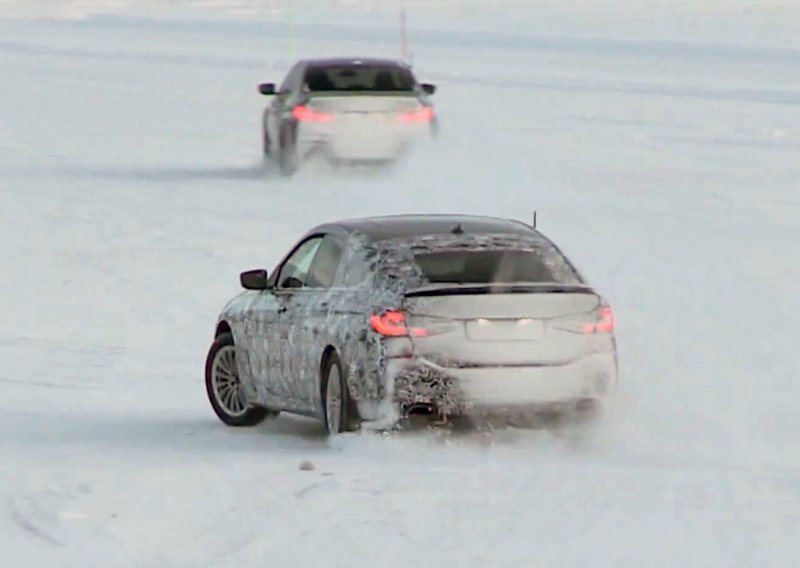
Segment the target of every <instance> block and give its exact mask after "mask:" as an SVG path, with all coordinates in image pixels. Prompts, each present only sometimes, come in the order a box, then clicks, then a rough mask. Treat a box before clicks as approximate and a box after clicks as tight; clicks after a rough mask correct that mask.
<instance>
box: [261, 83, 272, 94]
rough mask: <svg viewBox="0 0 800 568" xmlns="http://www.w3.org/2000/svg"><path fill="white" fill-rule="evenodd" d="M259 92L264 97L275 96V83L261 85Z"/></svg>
mask: <svg viewBox="0 0 800 568" xmlns="http://www.w3.org/2000/svg"><path fill="white" fill-rule="evenodd" d="M258 92H259V93H261V94H262V95H274V94H275V83H261V84H260V85H259V86H258Z"/></svg>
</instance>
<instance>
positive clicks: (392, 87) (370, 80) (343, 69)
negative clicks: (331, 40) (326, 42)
mask: <svg viewBox="0 0 800 568" xmlns="http://www.w3.org/2000/svg"><path fill="white" fill-rule="evenodd" d="M305 83H306V86H307V87H308V90H309V91H311V92H315V91H388V92H394V91H412V90H414V85H415V83H416V82H415V81H414V77H413V75H412V74H411V71H410V70H408V69H406V68H404V67H401V66H394V65H355V64H348V65H330V66H327V65H326V66H325V67H321V66H319V67H309V68H308V70H307V71H306V77H305Z"/></svg>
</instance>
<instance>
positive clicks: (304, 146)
mask: <svg viewBox="0 0 800 568" xmlns="http://www.w3.org/2000/svg"><path fill="white" fill-rule="evenodd" d="M432 138H433V129H432V128H431V125H430V124H410V125H399V126H398V127H396V128H388V129H387V128H384V129H375V130H374V131H356V132H353V131H346V130H341V129H338V128H336V127H335V126H331V125H327V124H320V125H310V124H303V125H301V126H300V127H298V131H297V141H296V146H297V152H298V155H299V156H300V157H301V158H302V159H306V158H309V157H312V156H315V155H317V156H320V155H321V156H323V157H325V158H327V159H329V160H331V161H334V162H344V163H380V162H391V161H394V160H396V159H398V158H400V157H402V156H403V154H405V152H406V151H408V150H409V148H410V147H411V146H413V145H415V144H416V143H418V142H420V141H425V140H429V139H432Z"/></svg>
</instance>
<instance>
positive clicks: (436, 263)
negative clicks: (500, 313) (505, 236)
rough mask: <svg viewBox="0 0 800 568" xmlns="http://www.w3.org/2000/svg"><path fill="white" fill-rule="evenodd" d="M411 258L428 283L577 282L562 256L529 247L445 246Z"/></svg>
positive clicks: (575, 276) (576, 277)
mask: <svg viewBox="0 0 800 568" xmlns="http://www.w3.org/2000/svg"><path fill="white" fill-rule="evenodd" d="M414 258H415V260H416V263H417V265H418V266H419V268H420V270H421V272H422V275H423V277H424V278H425V280H427V281H428V282H430V283H432V284H439V283H458V284H491V283H519V282H536V283H539V282H541V283H545V282H548V283H553V282H556V283H559V284H575V283H578V282H579V279H578V276H577V275H576V274H575V272H574V271H573V270H572V269H571V268H570V267H569V265H568V264H567V263H566V261H565V260H564V259H563V257H560V255H553V254H551V255H548V257H545V256H544V255H542V254H541V253H540V252H537V251H531V250H448V251H437V252H426V253H417V254H415V255H414Z"/></svg>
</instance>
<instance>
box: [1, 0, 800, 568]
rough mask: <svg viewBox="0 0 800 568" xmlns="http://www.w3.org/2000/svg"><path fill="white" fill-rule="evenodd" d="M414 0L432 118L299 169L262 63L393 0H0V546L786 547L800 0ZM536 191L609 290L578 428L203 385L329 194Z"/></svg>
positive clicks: (346, 32)
mask: <svg viewBox="0 0 800 568" xmlns="http://www.w3.org/2000/svg"><path fill="white" fill-rule="evenodd" d="M408 5H409V6H410V10H411V13H410V20H411V25H412V31H413V33H412V48H413V52H414V62H415V66H416V68H417V72H418V74H419V75H420V76H421V78H423V79H425V80H431V81H433V82H436V83H438V84H439V85H440V92H439V93H437V95H436V99H437V103H438V109H439V113H440V116H441V120H442V124H443V128H444V131H443V140H442V144H441V145H440V146H439V147H437V148H435V149H433V150H431V151H430V152H429V153H425V154H420V155H417V156H414V157H413V159H412V160H411V161H410V162H409V163H408V164H406V165H405V166H404V167H401V168H399V169H398V170H397V171H395V172H393V173H392V174H391V175H388V176H364V175H356V174H353V175H347V174H345V175H340V176H335V177H332V176H328V175H323V174H320V173H312V172H308V173H303V174H301V175H299V176H298V177H297V178H295V179H292V180H288V181H287V180H283V179H279V178H278V177H276V176H275V175H274V174H272V173H271V172H270V171H269V170H264V169H263V168H262V166H261V164H260V157H259V152H260V148H259V139H258V136H259V133H258V119H259V114H260V111H261V108H262V105H263V104H264V102H265V99H263V98H261V97H259V96H258V95H257V93H256V90H255V87H256V84H257V83H258V82H260V81H266V80H279V79H281V78H282V76H283V74H284V73H285V71H286V68H287V65H288V63H289V61H290V60H291V57H292V56H293V55H297V56H302V55H315V54H334V53H337V54H362V53H374V54H381V55H397V54H399V47H398V42H397V38H398V35H397V32H396V29H395V28H396V14H394V13H392V11H391V10H388V9H387V8H386V5H385V4H383V5H380V4H378V3H377V2H362V3H360V4H357V3H354V2H339V3H338V4H337V3H334V2H322V1H320V2H317V3H316V4H314V3H313V2H311V1H310V0H309V1H306V2H302V1H300V0H298V2H296V3H295V10H294V13H293V15H292V17H293V18H294V21H295V22H296V37H295V48H296V52H295V53H294V54H293V53H292V52H291V51H290V50H289V44H288V42H287V38H286V18H287V13H286V12H285V11H284V10H283V8H285V6H286V3H285V2H284V3H281V2H276V1H273V2H268V1H263V2H255V1H252V2H244V1H238V2H235V1H233V0H226V1H225V2H222V1H219V2H190V1H189V0H186V1H182V2H161V3H159V2H156V0H148V1H146V2H122V1H119V2H114V1H112V0H107V1H104V2H90V1H85V2H78V1H69V2H67V1H59V2H55V1H35V0H31V1H28V0H26V1H24V2H23V1H8V0H4V1H0V80H2V89H0V267H2V268H0V286H1V288H0V289H2V292H3V293H2V294H1V295H0V313H2V314H3V317H2V319H0V363H2V366H0V547H1V548H2V550H3V557H4V565H8V566H45V565H52V566H109V565H111V566H136V567H140V566H200V565H208V566H227V565H231V566H233V565H236V566H256V565H258V566H263V565H266V564H267V563H270V562H271V563H273V564H274V565H278V566H311V565H316V564H319V563H328V564H330V565H334V566H375V565H382V566H403V565H406V564H408V563H413V564H416V565H422V566H441V565H457V566H554V565H557V566H597V565H618V566H730V565H737V566H790V565H793V564H794V563H795V562H796V558H798V557H799V556H800V544H798V540H797V534H798V529H800V451H798V448H799V447H800V413H798V404H797V401H798V400H800V382H798V380H797V372H798V370H800V355H798V351H797V348H796V343H797V342H796V336H795V333H796V332H797V324H796V322H797V321H798V317H797V311H798V308H800V303H798V299H797V298H798V284H797V282H798V280H799V279H800V255H798V251H800V194H798V180H799V179H800V160H798V154H800V38H799V37H798V35H797V34H796V30H797V29H800V10H797V9H795V8H796V3H794V2H758V3H756V2H745V1H743V0H734V1H728V2H726V1H724V0H717V1H716V2H692V3H689V2H673V3H667V2H657V1H652V2H646V3H645V2H641V3H634V2H611V1H610V0H603V1H600V2H594V3H591V2H588V1H583V2H577V3H570V6H569V7H568V8H567V7H563V6H561V5H560V4H559V3H557V2H545V1H542V2H511V1H507V0H503V1H502V2H500V1H497V2H494V3H487V4H484V5H483V6H481V5H479V4H478V3H477V2H456V1H453V2H438V3H436V2H433V1H430V2H427V3H423V2H412V1H411V0H409V2H408ZM380 8H382V9H380ZM354 15H355V16H358V17H357V18H356V17H354ZM534 209H536V210H538V212H539V223H540V226H541V228H542V229H543V230H544V231H545V232H546V233H547V234H548V235H550V236H552V237H553V238H554V239H556V240H557V242H559V243H560V244H562V245H563V247H564V248H565V250H566V251H567V253H568V254H569V255H570V256H571V257H573V258H574V260H575V261H576V262H577V263H578V264H579V266H581V267H582V268H583V269H584V271H585V272H586V273H587V274H588V275H589V276H590V278H592V279H593V280H594V282H595V283H596V284H597V285H598V286H599V287H600V289H602V290H603V291H605V292H606V294H607V296H608V298H609V299H610V301H611V303H612V305H613V306H614V307H615V309H616V312H617V316H618V319H619V342H620V349H621V357H622V365H623V374H624V377H623V378H624V381H625V384H624V390H623V392H622V395H621V397H620V399H619V401H618V403H617V404H616V405H615V406H614V407H612V408H611V409H610V412H609V415H608V416H607V419H606V421H605V422H604V423H603V424H602V425H601V426H600V427H599V428H598V430H597V431H596V432H594V433H593V435H592V436H591V438H590V439H588V440H586V442H585V443H584V444H583V445H581V446H579V447H574V446H573V445H571V444H567V443H565V442H563V441H561V440H559V439H558V438H555V437H553V436H551V435H549V434H547V433H543V432H511V431H503V432H496V433H494V434H493V435H471V436H457V437H450V438H444V437H442V436H440V435H437V434H421V433H416V434H404V435H398V436H390V437H381V436H376V435H367V434H363V435H352V436H343V437H340V438H339V439H337V440H335V441H334V442H331V443H328V442H326V441H325V440H324V439H323V437H322V435H321V428H320V427H319V426H318V425H316V424H315V423H314V422H313V421H309V420H301V419H291V418H285V417H282V418H280V419H278V420H277V421H276V422H274V423H272V424H267V425H264V426H263V427H259V428H256V429H254V430H250V431H241V430H236V431H234V430H232V429H227V428H225V427H224V426H223V425H222V424H221V423H220V422H218V421H217V419H216V418H215V417H214V416H213V414H212V412H211V409H210V407H209V405H208V403H207V402H206V399H205V394H204V391H203V384H202V371H203V362H204V357H205V353H206V349H207V347H208V344H209V342H210V341H211V336H212V332H213V329H212V326H213V323H214V318H215V317H216V314H217V311H218V310H219V308H220V307H221V306H222V304H223V303H224V302H225V301H226V300H227V298H229V297H230V296H231V295H233V294H235V293H236V292H237V284H238V280H237V278H238V272H239V271H240V270H241V269H244V268H250V267H257V266H266V267H268V268H271V267H272V266H273V263H274V262H275V261H276V259H277V258H276V257H277V255H278V254H280V253H281V252H283V251H284V250H285V248H286V247H287V246H289V244H290V243H291V242H293V241H294V239H295V238H296V237H297V236H298V235H299V234H300V233H301V232H302V231H304V230H305V229H306V228H307V227H308V226H310V225H312V224H315V223H318V222H322V221H324V220H328V219H333V218H338V217H344V216H355V215H368V214H384V213H399V212H445V211H460V212H467V213H486V214H493V215H503V216H511V217H517V218H522V219H528V218H530V215H531V213H532V211H533V210H534ZM305 460H310V461H311V462H312V463H313V464H314V465H315V469H314V470H312V471H301V470H300V469H299V465H300V463H301V462H303V461H305ZM793 558H794V559H795V560H792V559H793Z"/></svg>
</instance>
